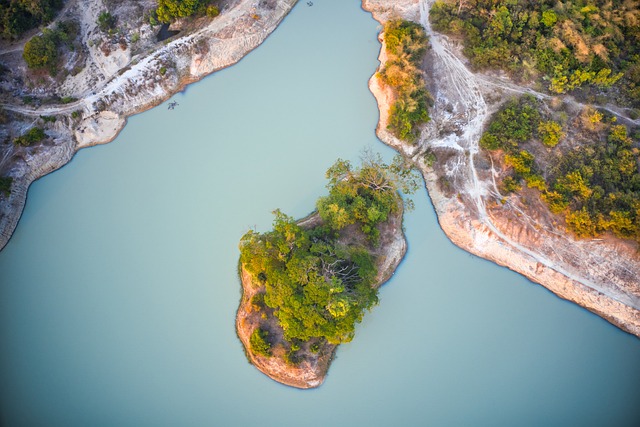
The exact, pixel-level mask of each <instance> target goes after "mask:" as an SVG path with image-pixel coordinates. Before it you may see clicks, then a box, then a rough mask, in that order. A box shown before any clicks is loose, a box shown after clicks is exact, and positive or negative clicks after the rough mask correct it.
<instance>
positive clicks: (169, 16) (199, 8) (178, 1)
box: [156, 0, 206, 23]
mask: <svg viewBox="0 0 640 427" xmlns="http://www.w3.org/2000/svg"><path fill="white" fill-rule="evenodd" d="M205 4H206V2H205V1H204V0H158V8H157V9H156V15H157V16H158V21H160V22H163V23H169V22H171V21H173V20H174V19H177V18H186V17H188V16H191V15H195V14H196V13H199V12H204V11H205V10H203V9H204V6H205Z"/></svg>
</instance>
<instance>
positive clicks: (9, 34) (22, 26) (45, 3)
mask: <svg viewBox="0 0 640 427" xmlns="http://www.w3.org/2000/svg"><path fill="white" fill-rule="evenodd" d="M61 7H62V0H0V37H2V38H5V39H17V38H19V37H20V36H22V34H23V33H24V32H26V31H28V30H30V29H32V28H35V27H37V26H38V25H40V24H46V23H48V22H50V21H51V20H52V19H53V17H54V16H55V14H56V12H57V11H58V10H59V9H60V8H61Z"/></svg>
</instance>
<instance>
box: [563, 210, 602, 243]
mask: <svg viewBox="0 0 640 427" xmlns="http://www.w3.org/2000/svg"><path fill="white" fill-rule="evenodd" d="M565 220H566V221H567V226H568V227H569V229H571V230H572V231H573V232H574V233H575V234H576V236H578V237H592V236H594V235H595V234H596V223H595V221H594V220H593V218H591V215H590V214H589V212H587V210H586V209H585V208H582V209H580V210H579V211H571V212H569V213H568V214H567V216H566V217H565Z"/></svg>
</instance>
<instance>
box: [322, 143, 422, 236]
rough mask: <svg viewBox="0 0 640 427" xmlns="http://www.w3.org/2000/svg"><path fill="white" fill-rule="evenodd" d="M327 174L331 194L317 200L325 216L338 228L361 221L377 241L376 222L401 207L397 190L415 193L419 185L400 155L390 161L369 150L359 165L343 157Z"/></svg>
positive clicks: (385, 218) (361, 225)
mask: <svg viewBox="0 0 640 427" xmlns="http://www.w3.org/2000/svg"><path fill="white" fill-rule="evenodd" d="M327 178H328V179H329V185H328V188H329V195H328V196H325V197H321V198H320V199H319V200H318V203H317V208H318V213H319V214H320V216H321V217H322V219H323V220H324V221H325V222H326V223H327V224H329V226H330V227H331V228H332V229H334V230H341V229H343V228H344V227H346V226H347V225H350V224H354V223H358V224H360V227H361V229H362V231H363V232H364V233H365V234H366V235H367V236H369V238H370V239H371V240H373V241H376V240H377V237H378V230H377V228H376V226H377V225H378V224H379V223H381V222H384V221H386V220H387V218H388V216H389V214H390V213H392V212H395V210H396V209H397V207H398V199H397V198H398V195H397V192H396V191H397V190H398V189H400V190H401V191H403V192H404V193H406V194H411V193H413V192H414V191H415V190H416V189H417V188H418V181H417V179H416V177H415V175H414V174H413V172H412V171H411V169H410V168H408V167H407V166H406V165H405V164H404V161H403V160H402V158H401V157H399V156H398V157H396V158H395V159H394V161H393V162H392V163H391V165H386V164H384V163H383V162H382V159H381V158H380V156H377V157H376V156H373V155H371V154H369V155H368V157H365V158H364V159H363V161H362V165H361V167H360V168H356V169H354V168H352V166H351V164H350V163H349V162H347V161H344V160H341V159H339V160H338V161H337V162H336V163H335V164H334V165H333V166H332V167H331V168H329V170H328V171H327Z"/></svg>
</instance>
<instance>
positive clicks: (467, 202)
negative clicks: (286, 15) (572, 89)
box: [363, 0, 640, 336]
mask: <svg viewBox="0 0 640 427" xmlns="http://www.w3.org/2000/svg"><path fill="white" fill-rule="evenodd" d="M363 3H364V5H365V8H367V9H369V10H372V11H373V13H374V17H375V18H376V19H378V20H379V21H381V22H383V21H385V20H387V19H392V18H397V17H402V18H404V19H410V20H413V21H416V22H420V23H421V24H422V25H423V26H424V27H425V29H426V30H427V33H428V34H429V36H430V42H431V50H430V52H429V54H428V63H429V73H430V81H431V82H432V84H431V88H430V89H431V91H432V93H433V95H434V98H435V106H434V108H433V111H432V119H433V120H432V121H431V122H430V123H429V125H428V126H427V127H426V128H425V130H424V132H423V135H422V138H421V140H420V142H419V143H418V144H416V145H413V146H409V145H407V144H404V143H402V142H401V141H398V140H397V139H396V138H395V137H394V136H393V135H391V134H390V133H389V132H388V131H387V129H386V124H385V123H386V119H385V117H384V116H385V115H386V114H387V111H388V106H389V99H391V94H390V93H389V91H388V90H387V89H385V88H383V87H381V86H380V82H379V81H378V79H376V78H372V80H371V81H370V87H371V89H372V91H373V92H374V95H375V96H376V98H377V100H378V103H379V106H380V112H381V121H380V123H379V126H378V136H379V137H380V139H382V140H383V141H384V142H385V143H387V144H388V145H390V146H392V147H394V148H395V149H396V150H398V151H400V152H401V153H403V154H404V155H405V156H406V157H409V158H411V159H413V160H414V162H415V163H416V165H417V166H418V167H419V168H420V169H421V171H422V174H423V176H424V178H425V181H426V184H427V187H428V190H429V194H430V197H431V199H432V201H433V204H434V207H435V208H436V211H437V213H438V218H439V222H440V225H441V226H442V228H443V230H444V231H445V233H446V234H447V235H448V236H449V238H450V239H451V240H452V241H453V242H454V243H455V244H457V245H458V246H460V247H462V248H463V249H465V250H467V251H469V252H472V253H474V254H477V255H479V256H481V257H483V258H486V259H489V260H492V261H494V262H496V263H498V264H500V265H504V266H507V267H508V268H510V269H512V270H515V271H517V272H519V273H521V274H524V275H525V276H527V277H528V278H530V279H531V280H533V281H535V282H538V283H540V284H542V285H543V286H545V287H547V288H548V289H550V290H551V291H553V292H554V293H556V294H557V295H558V296H560V297H562V298H565V299H568V300H570V301H573V302H576V303H577V304H580V305H581V306H583V307H585V308H587V309H589V310H591V311H593V312H594V313H596V314H599V315H600V316H602V317H604V318H605V319H607V320H609V321H610V322H612V323H613V324H615V325H616V326H619V327H620V328H622V329H624V330H626V331H627V332H630V333H632V334H635V335H637V336H640V283H639V281H638V279H637V278H638V277H640V257H639V255H638V252H637V250H636V248H635V245H634V244H632V243H628V242H625V241H622V240H620V239H616V238H614V237H612V236H607V237H606V238H604V239H576V238H574V237H573V236H572V235H571V234H570V233H569V232H568V231H567V230H566V229H565V228H564V226H563V225H562V221H561V220H559V218H556V217H554V216H553V215H552V214H550V213H549V212H548V210H547V209H546V207H545V206H544V205H542V204H541V203H538V204H535V203H527V204H525V203H523V198H522V197H519V196H510V197H505V196H503V195H502V194H500V191H499V190H498V188H497V186H496V175H497V174H498V173H499V171H497V170H496V168H495V167H494V165H493V164H492V163H491V159H490V158H488V157H487V156H486V155H484V154H482V153H481V152H480V150H479V146H478V142H479V139H480V136H481V135H482V131H483V127H484V125H485V123H486V121H487V119H488V118H489V116H490V114H491V113H492V112H493V111H495V110H496V109H497V107H498V106H499V105H500V104H501V103H502V102H504V101H505V100H506V99H508V98H509V97H510V96H512V95H513V94H514V93H529V94H532V95H534V96H537V97H539V98H549V96H548V95H545V94H541V93H538V92H536V91H534V90H532V89H531V88H528V87H523V86H519V85H516V84H514V83H512V82H510V81H509V80H508V79H506V78H504V77H499V76H496V75H488V74H478V73H473V72H471V71H470V69H469V68H468V67H467V65H466V64H465V60H464V58H463V57H462V55H461V54H460V49H459V46H457V45H456V44H455V43H453V42H452V41H451V40H449V39H448V38H447V37H445V36H442V35H440V34H437V33H434V32H433V31H432V30H431V27H430V24H429V19H428V16H429V13H428V12H429V8H430V6H431V4H432V1H431V0H419V1H418V0H403V1H399V2H394V1H385V0H365V1H364V2H363ZM380 60H381V61H383V60H384V49H383V53H382V54H381V58H380ZM565 102H569V103H573V104H574V106H575V107H576V108H582V105H581V104H579V103H576V102H575V101H574V100H572V99H571V98H566V99H565ZM605 108H607V109H608V110H609V111H612V112H614V111H618V112H620V111H619V109H616V108H615V107H612V106H605ZM620 119H621V121H625V122H629V123H635V124H637V120H636V121H633V120H631V119H629V118H628V117H624V116H621V117H620ZM427 150H429V151H431V152H433V153H435V155H436V158H437V161H436V164H435V165H434V166H433V167H430V166H428V165H427V162H425V159H424V153H425V152H427ZM528 196H529V197H528V198H532V199H535V198H536V197H538V196H537V195H535V194H529V195H528ZM538 199H539V197H538ZM502 200H506V203H504V204H502V203H501V201H502Z"/></svg>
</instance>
